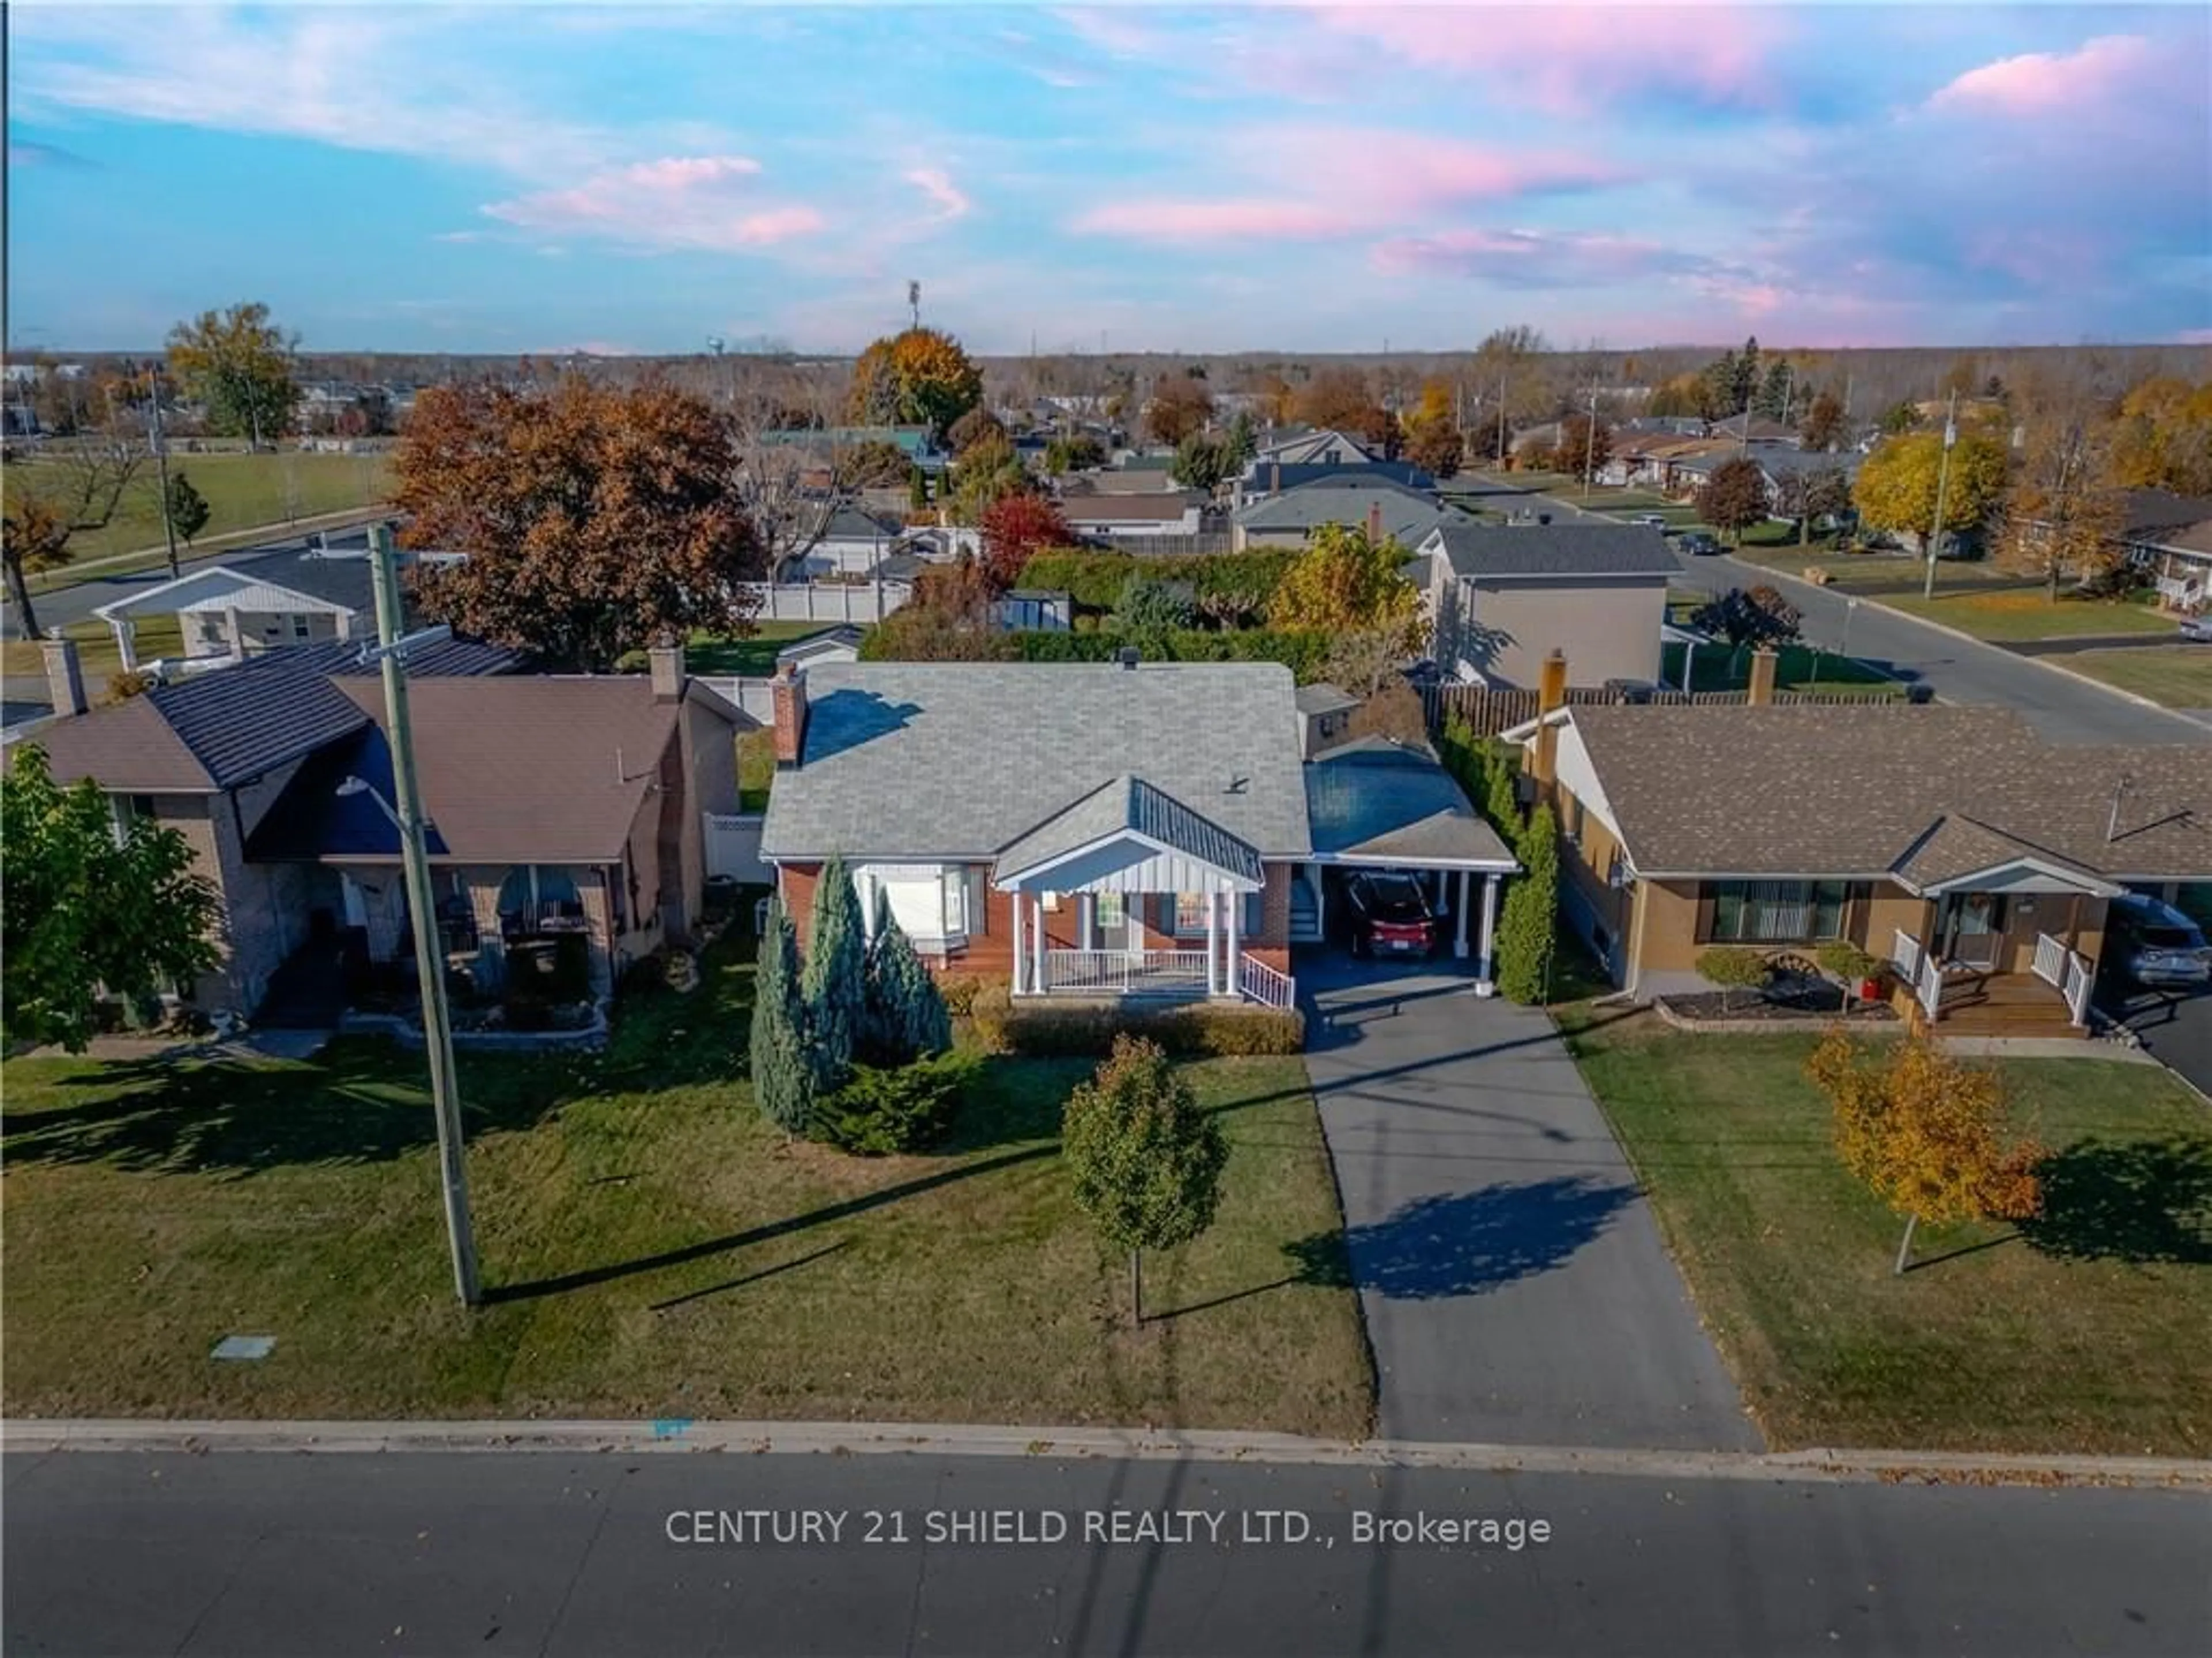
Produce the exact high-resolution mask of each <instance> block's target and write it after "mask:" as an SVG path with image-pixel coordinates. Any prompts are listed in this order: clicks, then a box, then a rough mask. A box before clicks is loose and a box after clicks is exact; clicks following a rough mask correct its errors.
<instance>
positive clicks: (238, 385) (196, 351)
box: [168, 301, 300, 448]
mask: <svg viewBox="0 0 2212 1658" xmlns="http://www.w3.org/2000/svg"><path fill="white" fill-rule="evenodd" d="M168 344H169V367H170V369H171V370H172V372H173V373H174V374H175V375H176V378H177V381H178V383H179V385H180V386H183V387H184V389H185V392H186V394H187V395H188V396H190V397H191V398H193V399H194V400H195V401H196V402H197V403H200V404H204V406H205V407H206V409H207V422H208V429H209V430H210V431H211V432H214V433H216V434H218V435H221V436H225V437H241V438H251V439H252V440H253V443H254V446H255V447H257V448H258V447H259V446H260V445H261V444H262V443H264V441H266V440H270V439H272V438H276V437H279V436H281V435H283V433H284V431H285V430H286V428H289V426H290V425H291V423H292V410H294V409H295V407H296V406H297V405H298V404H299V401H300V387H299V385H298V383H297V382H296V381H295V380H294V379H293V377H292V365H293V361H294V354H295V352H296V351H297V350H298V349H299V344H300V341H299V336H297V335H296V334H287V333H285V332H284V331H283V329H281V328H279V327H277V326H276V324H275V323H273V322H271V321H270V319H269V307H267V306H265V305H263V304H261V303H259V302H258V301H247V302H242V303H240V304H238V305H234V306H232V307H230V308H229V309H228V311H204V312H202V313H200V314H199V316H198V317H197V318H196V319H194V320H192V321H191V322H180V323H179V324H178V325H176V326H175V327H174V328H173V329H171V330H170V331H169V343H168Z"/></svg>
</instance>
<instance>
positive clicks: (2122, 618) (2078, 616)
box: [1881, 569, 2175, 641]
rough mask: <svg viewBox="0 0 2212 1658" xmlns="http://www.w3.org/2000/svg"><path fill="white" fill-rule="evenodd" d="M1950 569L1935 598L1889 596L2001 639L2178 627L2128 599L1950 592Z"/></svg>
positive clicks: (1894, 605)
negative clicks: (1948, 589) (1945, 590)
mask: <svg viewBox="0 0 2212 1658" xmlns="http://www.w3.org/2000/svg"><path fill="white" fill-rule="evenodd" d="M1950 577H1951V572H1950V571H1949V570H1948V569H1938V570H1937V571H1936V597H1935V598H1921V597H1919V595H1918V594H1917V593H1907V594H1897V595H1892V596H1885V597H1884V598H1883V599H1882V601H1881V602H1882V603H1883V604H1887V605H1888V606H1889V607H1890V608H1891V609H1893V610H1902V611H1904V612H1905V614H1906V615H1907V616H1919V617H1921V618H1923V620H1925V621H1929V622H1940V623H1943V624H1944V625H1945V626H1946V627H1951V628H1956V629H1959V631H1960V632H1961V633H1967V634H1972V635H1973V636H1974V637H1975V638H1977V639H1987V640H1992V641H2005V640H2015V639H2071V638H2086V637H2093V636H2094V635H2099V634H2142V635H2159V634H2171V633H2172V632H2173V631H2174V625H2175V624H2174V620H2173V618H2172V616H2165V615H2162V614H2160V612H2159V611H2157V610H2154V609H2152V608H2151V607H2150V606H2149V605H2148V604H2136V603H2133V602H2131V601H2129V600H2125V599H2118V600H2115V599H2096V598H2075V597H2074V596H2072V595H2070V594H2067V595H2063V596H2062V597H2060V598H2057V599H2053V598H2051V597H2050V595H2049V594H2048V593H2047V592H2045V590H2044V589H2043V588H2042V587H2040V586H2037V587H2027V588H2013V589H2010V590H2008V591H2004V592H1963V593H1962V592H1944V591H1943V589H1944V588H1945V587H1946V586H1952V585H1954V584H1953V583H1952V581H1951V580H1950Z"/></svg>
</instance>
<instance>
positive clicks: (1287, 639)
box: [1008, 628, 1330, 685]
mask: <svg viewBox="0 0 2212 1658" xmlns="http://www.w3.org/2000/svg"><path fill="white" fill-rule="evenodd" d="M1008 637H1010V638H1011V639H1012V640H1013V641H1015V646H1016V649H1017V650H1018V653H1019V659H1020V660H1022V661H1024V662H1111V661H1112V660H1113V659H1114V653H1115V652H1116V651H1118V650H1119V649H1121V647H1122V646H1124V645H1125V644H1127V643H1128V642H1129V641H1127V640H1126V639H1124V638H1122V637H1121V635H1119V634H1115V633H1113V632H1110V631H1109V630H1108V629H1103V628H1102V629H1099V630H1098V631H1097V632H1095V633H1048V632H1045V631H1042V630H1041V629H1040V630H1035V631H1027V632H1022V633H1017V634H1012V635H1008ZM1329 644H1330V636H1329V635H1328V634H1325V633H1316V632H1305V631H1300V632H1290V631H1279V630H1277V629H1273V628H1248V629H1238V630H1237V631H1233V632H1227V633H1216V632H1213V631H1212V630H1210V629H1205V628H1178V629H1176V630H1175V631H1174V632H1172V633H1168V634H1162V635H1153V636H1152V637H1151V638H1150V639H1148V640H1146V641H1145V642H1144V644H1143V645H1142V646H1141V647H1139V648H1140V649H1141V650H1142V652H1143V653H1144V655H1145V656H1146V659H1149V660H1152V661H1160V662H1279V663H1281V664H1282V665H1284V666H1285V667H1286V668H1288V669H1289V670H1290V671H1291V677H1294V678H1295V679H1296V680H1297V683H1299V684H1301V685H1305V684H1310V683H1313V682H1314V681H1315V680H1316V679H1319V678H1321V677H1322V676H1323V671H1324V668H1325V665H1326V664H1327V662H1328V652H1329Z"/></svg>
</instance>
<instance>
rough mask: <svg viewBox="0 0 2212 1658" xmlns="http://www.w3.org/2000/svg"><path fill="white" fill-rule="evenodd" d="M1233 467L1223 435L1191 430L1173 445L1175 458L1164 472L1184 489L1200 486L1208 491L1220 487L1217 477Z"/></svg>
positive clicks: (1229, 474) (1220, 478)
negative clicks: (1220, 436)
mask: <svg viewBox="0 0 2212 1658" xmlns="http://www.w3.org/2000/svg"><path fill="white" fill-rule="evenodd" d="M1235 471H1237V465H1236V463H1235V462H1234V460H1233V459H1232V458H1231V453H1230V448H1229V444H1228V441H1227V440H1226V439H1224V438H1219V437H1216V436H1214V435H1212V434H1211V433H1206V432H1192V433H1190V434H1188V435H1186V436H1185V437H1184V438H1183V440H1182V442H1180V443H1178V444H1177V445H1176V452H1175V460H1174V462H1173V463H1172V464H1171V465H1170V466H1169V468H1168V476H1169V477H1172V478H1173V479H1174V480H1175V481H1176V483H1180V484H1181V485H1182V487H1183V488H1184V489H1203V490H1205V491H1206V493H1207V494H1208V495H1211V494H1212V493H1213V491H1214V490H1216V489H1218V488H1220V486H1221V481H1222V480H1223V479H1224V478H1225V477H1231V475H1232V474H1233V473H1234V472H1235Z"/></svg>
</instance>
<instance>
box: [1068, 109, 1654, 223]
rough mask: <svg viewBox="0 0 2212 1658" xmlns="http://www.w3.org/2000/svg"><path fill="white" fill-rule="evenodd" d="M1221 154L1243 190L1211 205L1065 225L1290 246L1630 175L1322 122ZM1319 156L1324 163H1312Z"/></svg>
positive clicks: (1251, 136) (1134, 208)
mask: <svg viewBox="0 0 2212 1658" xmlns="http://www.w3.org/2000/svg"><path fill="white" fill-rule="evenodd" d="M1220 149H1221V154H1222V155H1223V157H1224V159H1225V161H1226V162H1227V163H1228V165H1229V166H1230V167H1231V169H1233V170H1235V171H1237V172H1239V173H1243V174H1244V175H1245V177H1246V179H1248V180H1249V185H1248V187H1247V188H1245V189H1243V190H1239V191H1237V192H1235V193H1234V194H1231V195H1227V196H1224V197H1139V198H1135V199H1131V200H1124V201H1119V202H1111V203H1105V204H1103V205H1101V206H1098V207H1095V208H1092V209H1091V210H1088V211H1087V212H1085V213H1081V214H1079V215H1078V216H1076V218H1075V219H1074V221H1073V223H1072V225H1071V227H1070V228H1073V229H1074V230H1076V231H1079V232H1086V233H1090V234H1102V235H1120V236H1132V237H1136V238H1139V239H1140V240H1157V241H1211V240H1227V239H1231V238H1242V239H1246V240H1252V239H1257V240H1305V239H1310V238H1315V237H1322V236H1336V235H1345V234H1355V233H1358V232H1361V231H1385V230H1393V229H1400V228H1407V227H1408V226H1412V225H1414V224H1417V223H1419V222H1420V221H1422V220H1423V219H1425V218H1426V217H1428V216H1431V215H1432V214H1434V213H1437V212H1438V211H1441V210H1448V209H1451V208H1455V207H1461V206H1464V205H1467V204H1468V203H1478V202H1497V201H1504V200H1510V199H1513V198H1516V197H1523V196H1533V195H1541V194H1544V193H1547V192H1550V191H1565V190H1582V189H1589V188H1592V187H1595V186H1597V185H1605V184H1612V183H1616V182H1620V181H1621V180H1624V179H1627V178H1629V177H1630V176H1631V175H1630V173H1629V172H1628V171H1627V169H1626V168H1624V167H1619V166H1617V165H1615V164H1613V163H1612V162H1609V161H1596V160H1593V159H1590V158H1587V157H1583V156H1579V155H1571V154H1568V153H1565V152H1563V151H1558V150H1525V151H1516V150H1511V149H1502V148H1499V147H1497V146H1492V145H1482V144H1470V143H1461V142H1459V141H1458V140H1455V139H1449V138H1431V137H1425V136H1423V135H1421V134H1419V133H1409V132H1389V131H1373V130H1370V129H1367V128H1361V127H1351V126H1342V125H1321V124H1304V125H1269V126H1261V127H1250V128H1246V129H1244V130H1243V131H1238V132H1236V133H1233V134H1231V135H1229V136H1228V137H1225V139H1223V140H1222V141H1221V145H1220ZM1316 157H1325V158H1327V164H1326V165H1317V164H1316V160H1315V158H1316Z"/></svg>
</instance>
